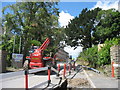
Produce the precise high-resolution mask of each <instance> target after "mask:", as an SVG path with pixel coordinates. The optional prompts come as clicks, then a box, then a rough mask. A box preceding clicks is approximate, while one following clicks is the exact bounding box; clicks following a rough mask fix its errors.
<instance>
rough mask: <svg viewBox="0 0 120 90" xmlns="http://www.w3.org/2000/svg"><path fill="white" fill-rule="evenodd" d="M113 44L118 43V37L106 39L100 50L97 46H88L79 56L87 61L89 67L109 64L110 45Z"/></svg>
mask: <svg viewBox="0 0 120 90" xmlns="http://www.w3.org/2000/svg"><path fill="white" fill-rule="evenodd" d="M113 45H120V38H113V39H111V40H108V39H107V40H106V41H105V43H104V46H103V47H102V48H101V50H100V51H98V48H97V46H94V47H92V48H88V49H87V50H84V51H83V52H81V53H80V55H79V58H80V59H82V60H85V61H88V62H89V65H90V66H91V67H100V66H101V65H107V64H110V63H111V60H110V47H111V46H113Z"/></svg>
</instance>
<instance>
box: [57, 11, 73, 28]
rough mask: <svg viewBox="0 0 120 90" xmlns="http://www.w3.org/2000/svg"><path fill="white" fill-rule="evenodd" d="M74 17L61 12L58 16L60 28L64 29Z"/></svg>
mask: <svg viewBox="0 0 120 90" xmlns="http://www.w3.org/2000/svg"><path fill="white" fill-rule="evenodd" d="M73 18H74V16H71V15H70V14H69V13H65V12H64V11H61V12H60V14H59V19H58V21H59V23H60V26H61V27H65V26H67V25H68V23H69V21H70V20H72V19H73Z"/></svg>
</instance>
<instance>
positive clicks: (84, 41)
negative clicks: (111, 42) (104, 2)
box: [65, 8, 101, 49]
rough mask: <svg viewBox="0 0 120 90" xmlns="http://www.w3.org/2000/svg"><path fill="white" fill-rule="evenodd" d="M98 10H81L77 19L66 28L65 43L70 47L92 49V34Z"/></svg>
mask: <svg viewBox="0 0 120 90" xmlns="http://www.w3.org/2000/svg"><path fill="white" fill-rule="evenodd" d="M100 10H101V9H100V8H96V9H94V10H87V8H85V9H83V10H82V12H81V14H79V17H75V18H74V19H73V20H71V22H70V23H69V25H68V26H67V27H66V30H65V31H66V43H67V44H68V45H71V46H79V45H81V46H83V48H84V49H85V48H89V47H92V44H93V39H94V37H93V32H94V31H95V24H96V16H97V14H98V12H99V11H100Z"/></svg>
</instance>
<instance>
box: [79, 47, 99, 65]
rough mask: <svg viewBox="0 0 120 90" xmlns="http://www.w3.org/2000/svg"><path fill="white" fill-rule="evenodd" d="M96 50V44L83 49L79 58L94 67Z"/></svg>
mask: <svg viewBox="0 0 120 90" xmlns="http://www.w3.org/2000/svg"><path fill="white" fill-rule="evenodd" d="M97 51H98V48H97V46H94V47H92V48H88V49H87V50H84V51H83V52H81V53H80V55H79V58H80V59H82V60H85V61H87V62H88V63H89V65H90V66H92V67H96V65H97V64H96V62H97Z"/></svg>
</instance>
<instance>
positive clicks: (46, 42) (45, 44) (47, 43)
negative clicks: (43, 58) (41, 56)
mask: <svg viewBox="0 0 120 90" xmlns="http://www.w3.org/2000/svg"><path fill="white" fill-rule="evenodd" d="M49 43H50V39H49V38H47V39H46V40H45V41H44V43H43V44H42V45H41V46H40V48H39V50H45V49H46V48H47V46H48V45H49Z"/></svg>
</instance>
